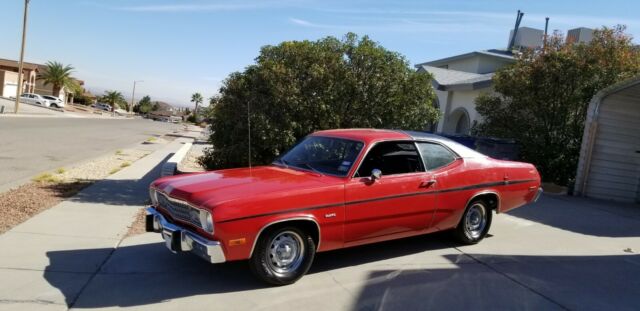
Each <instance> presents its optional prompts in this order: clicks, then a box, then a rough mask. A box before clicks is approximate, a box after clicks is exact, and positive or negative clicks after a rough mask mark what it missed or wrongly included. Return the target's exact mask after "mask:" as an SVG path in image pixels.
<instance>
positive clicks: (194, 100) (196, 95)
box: [191, 93, 204, 120]
mask: <svg viewBox="0 0 640 311" xmlns="http://www.w3.org/2000/svg"><path fill="white" fill-rule="evenodd" d="M202 101H204V98H203V97H202V94H200V93H194V94H193V95H191V102H192V103H195V104H196V109H194V110H193V119H194V120H197V119H198V104H202Z"/></svg>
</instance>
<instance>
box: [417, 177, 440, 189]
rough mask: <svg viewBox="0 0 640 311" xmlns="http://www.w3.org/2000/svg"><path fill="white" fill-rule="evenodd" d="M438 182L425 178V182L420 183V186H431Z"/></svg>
mask: <svg viewBox="0 0 640 311" xmlns="http://www.w3.org/2000/svg"><path fill="white" fill-rule="evenodd" d="M436 183H437V182H436V180H435V179H430V180H425V181H423V182H421V183H420V187H421V188H429V187H431V186H433V185H435V184H436Z"/></svg>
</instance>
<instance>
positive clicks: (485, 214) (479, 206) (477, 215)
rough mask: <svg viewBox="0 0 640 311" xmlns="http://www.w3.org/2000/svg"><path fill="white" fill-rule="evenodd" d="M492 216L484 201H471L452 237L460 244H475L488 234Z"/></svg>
mask: <svg viewBox="0 0 640 311" xmlns="http://www.w3.org/2000/svg"><path fill="white" fill-rule="evenodd" d="M492 216H493V215H492V214H491V209H490V208H489V207H488V206H487V204H486V203H485V202H484V201H482V200H474V201H472V202H471V203H469V206H467V208H466V209H465V211H464V214H463V215H462V218H461V219H460V223H458V226H457V227H456V228H455V229H454V231H453V234H454V237H455V238H456V240H458V241H459V242H460V243H462V244H467V245H470V244H477V243H478V242H480V241H482V239H484V237H485V236H486V235H487V233H488V232H489V228H490V227H491V220H492Z"/></svg>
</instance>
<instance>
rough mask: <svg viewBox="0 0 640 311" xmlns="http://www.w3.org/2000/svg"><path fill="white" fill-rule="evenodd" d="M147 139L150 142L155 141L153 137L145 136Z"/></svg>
mask: <svg viewBox="0 0 640 311" xmlns="http://www.w3.org/2000/svg"><path fill="white" fill-rule="evenodd" d="M147 141H148V142H150V143H152V142H154V141H156V138H155V137H149V138H147Z"/></svg>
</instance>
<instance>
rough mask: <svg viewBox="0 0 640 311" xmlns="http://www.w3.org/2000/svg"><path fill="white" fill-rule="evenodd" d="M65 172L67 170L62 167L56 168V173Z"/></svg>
mask: <svg viewBox="0 0 640 311" xmlns="http://www.w3.org/2000/svg"><path fill="white" fill-rule="evenodd" d="M66 172H67V170H66V169H65V168H64V167H60V168H58V169H56V174H64V173H66Z"/></svg>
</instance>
